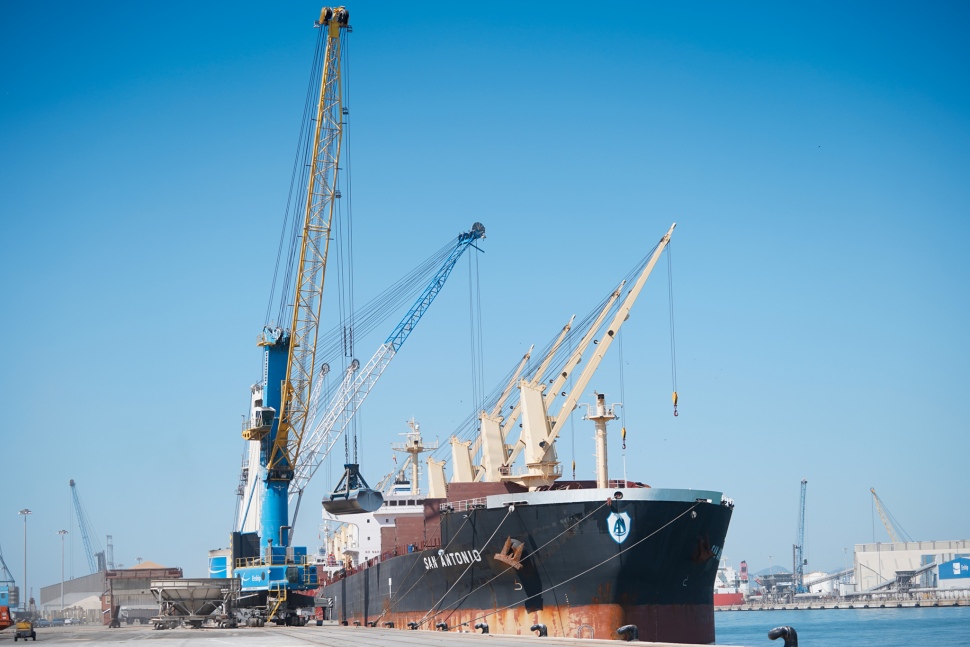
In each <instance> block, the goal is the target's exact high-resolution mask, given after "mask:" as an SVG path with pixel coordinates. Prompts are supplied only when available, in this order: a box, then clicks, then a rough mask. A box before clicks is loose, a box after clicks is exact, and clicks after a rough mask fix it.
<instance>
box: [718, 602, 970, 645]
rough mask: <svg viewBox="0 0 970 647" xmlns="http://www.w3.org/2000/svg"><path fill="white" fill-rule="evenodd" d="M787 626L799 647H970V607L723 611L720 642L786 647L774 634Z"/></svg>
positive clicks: (719, 626) (719, 622)
mask: <svg viewBox="0 0 970 647" xmlns="http://www.w3.org/2000/svg"><path fill="white" fill-rule="evenodd" d="M785 625H788V626H790V627H793V628H794V629H795V631H796V632H797V633H798V646H799V647H914V646H920V645H927V646H928V647H929V646H934V647H935V646H936V645H939V646H940V647H944V646H945V647H970V607H918V608H896V609H811V610H800V611H793V610H781V611H718V612H715V614H714V627H715V632H716V640H715V642H716V643H717V644H718V645H743V646H744V647H769V646H770V647H782V645H784V643H785V641H784V639H782V638H779V639H777V640H770V639H769V638H768V632H769V631H770V630H771V629H773V628H775V627H782V626H785Z"/></svg>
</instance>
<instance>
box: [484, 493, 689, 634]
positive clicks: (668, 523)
mask: <svg viewBox="0 0 970 647" xmlns="http://www.w3.org/2000/svg"><path fill="white" fill-rule="evenodd" d="M696 507H697V503H696V502H695V503H694V505H692V506H691V507H689V508H687V509H686V510H684V511H683V512H681V513H680V514H679V515H677V516H676V517H674V518H673V519H671V520H670V521H668V522H667V523H665V524H664V525H662V526H660V527H659V528H657V529H656V530H654V531H653V532H652V533H650V534H649V535H647V536H646V537H644V538H643V539H640V540H638V541H636V542H634V543H632V544H630V545H629V546H627V547H626V548H624V549H623V550H621V551H619V552H618V553H616V554H615V555H611V556H609V557H607V558H606V559H604V560H603V561H602V562H600V563H599V564H596V565H594V566H590V567H589V568H587V569H586V570H585V571H583V572H582V573H577V574H576V575H573V576H572V577H570V578H568V579H565V580H563V581H562V582H559V583H558V584H553V585H552V586H550V587H549V588H547V589H544V590H542V591H539V592H538V593H535V594H533V595H530V596H528V597H526V598H523V599H521V600H519V601H518V602H513V603H512V604H509V605H507V606H504V607H501V608H499V609H494V610H492V611H489V612H488V613H485V614H482V615H480V616H478V617H476V618H472V619H471V620H469V624H470V623H473V622H475V621H476V620H483V619H485V618H487V617H489V616H491V615H495V614H496V613H498V612H499V611H505V610H506V609H511V608H512V607H517V606H519V605H520V604H525V602H526V601H527V600H529V599H530V598H534V597H536V596H539V595H542V594H544V593H548V592H549V591H552V590H553V589H556V588H559V587H560V586H562V585H563V584H568V583H569V582H572V581H573V580H575V579H576V578H578V577H582V576H583V575H586V574H587V573H589V572H591V571H593V570H595V569H597V568H599V567H600V566H602V565H603V564H605V563H607V562H609V561H610V560H613V559H616V558H617V557H619V556H620V555H622V554H623V553H625V552H627V551H628V550H630V549H632V548H635V547H636V546H638V545H640V544H642V543H643V542H645V541H646V540H648V539H650V538H651V537H653V536H654V535H656V534H657V533H658V532H660V531H661V530H663V529H664V528H667V527H668V526H670V525H671V524H673V523H674V522H675V521H677V520H678V519H680V518H681V517H683V516H684V515H686V514H687V513H688V512H691V511H692V510H693V509H694V508H696Z"/></svg>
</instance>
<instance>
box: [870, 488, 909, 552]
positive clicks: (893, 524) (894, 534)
mask: <svg viewBox="0 0 970 647" xmlns="http://www.w3.org/2000/svg"><path fill="white" fill-rule="evenodd" d="M869 492H871V493H872V500H873V502H874V503H875V505H876V511H877V512H878V513H879V518H880V519H882V525H884V526H886V532H887V533H889V539H890V541H892V542H893V543H894V544H898V543H900V542H903V541H913V538H912V537H910V536H909V533H907V532H906V531H905V530H903V527H902V526H901V525H899V522H898V521H896V518H895V517H893V515H892V513H890V512H889V509H888V508H886V506H885V505H883V502H882V499H880V498H879V495H878V494H876V488H869Z"/></svg>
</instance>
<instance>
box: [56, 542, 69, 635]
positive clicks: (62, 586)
mask: <svg viewBox="0 0 970 647" xmlns="http://www.w3.org/2000/svg"><path fill="white" fill-rule="evenodd" d="M57 534H58V535H60V536H61V617H64V535H66V534H67V531H66V530H58V531H57Z"/></svg>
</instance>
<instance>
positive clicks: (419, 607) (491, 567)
mask: <svg viewBox="0 0 970 647" xmlns="http://www.w3.org/2000/svg"><path fill="white" fill-rule="evenodd" d="M624 492H625V496H624V498H622V499H616V498H613V497H612V496H611V495H612V494H613V491H609V492H607V491H601V490H592V491H585V492H581V493H575V492H573V493H570V492H542V493H527V494H519V495H505V496H492V497H488V504H487V507H482V505H481V504H480V505H479V506H478V507H471V508H468V509H464V510H463V509H461V508H460V507H458V508H457V509H456V511H454V512H451V513H446V514H442V515H441V517H440V520H441V526H440V532H441V535H440V536H441V544H440V547H433V548H428V549H424V550H414V551H413V552H404V551H406V550H407V547H405V548H404V550H402V551H401V552H402V554H400V555H397V556H391V557H389V558H387V559H384V560H382V561H379V562H377V563H375V564H373V565H371V566H369V567H368V568H364V569H361V570H358V571H357V572H353V573H351V574H349V575H346V576H344V577H342V578H340V579H337V580H336V581H333V582H332V583H329V584H326V585H325V586H323V587H322V588H321V590H320V593H319V595H320V596H321V597H323V598H330V599H332V600H333V604H334V606H333V619H335V620H338V621H340V622H346V623H347V624H360V625H367V624H372V623H373V624H374V625H375V626H389V625H388V623H393V626H395V627H396V628H407V627H408V625H409V623H417V624H418V627H419V628H421V629H435V628H443V627H439V625H445V626H446V627H447V628H448V629H453V628H455V627H459V626H464V628H465V630H467V631H472V630H473V629H474V626H475V625H476V624H487V625H488V626H489V631H490V632H491V633H503V634H528V633H530V628H531V627H532V626H534V625H537V624H542V625H545V626H546V629H547V631H548V634H549V635H550V636H567V637H583V638H618V636H617V634H616V630H617V629H618V628H619V627H621V626H624V625H629V624H633V625H636V626H637V628H638V632H639V638H640V640H648V641H659V642H689V643H711V642H713V641H714V606H713V586H714V578H715V576H716V571H717V563H718V556H719V555H720V550H721V546H723V542H724V538H725V535H726V533H727V528H728V524H729V522H730V518H731V512H732V508H731V506H730V505H725V504H722V503H721V501H720V494H719V493H711V492H705V491H690V490H667V491H658V490H651V489H643V490H625V491H624ZM670 493H675V495H674V496H671V495H670ZM510 503H512V505H509V504H510Z"/></svg>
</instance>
